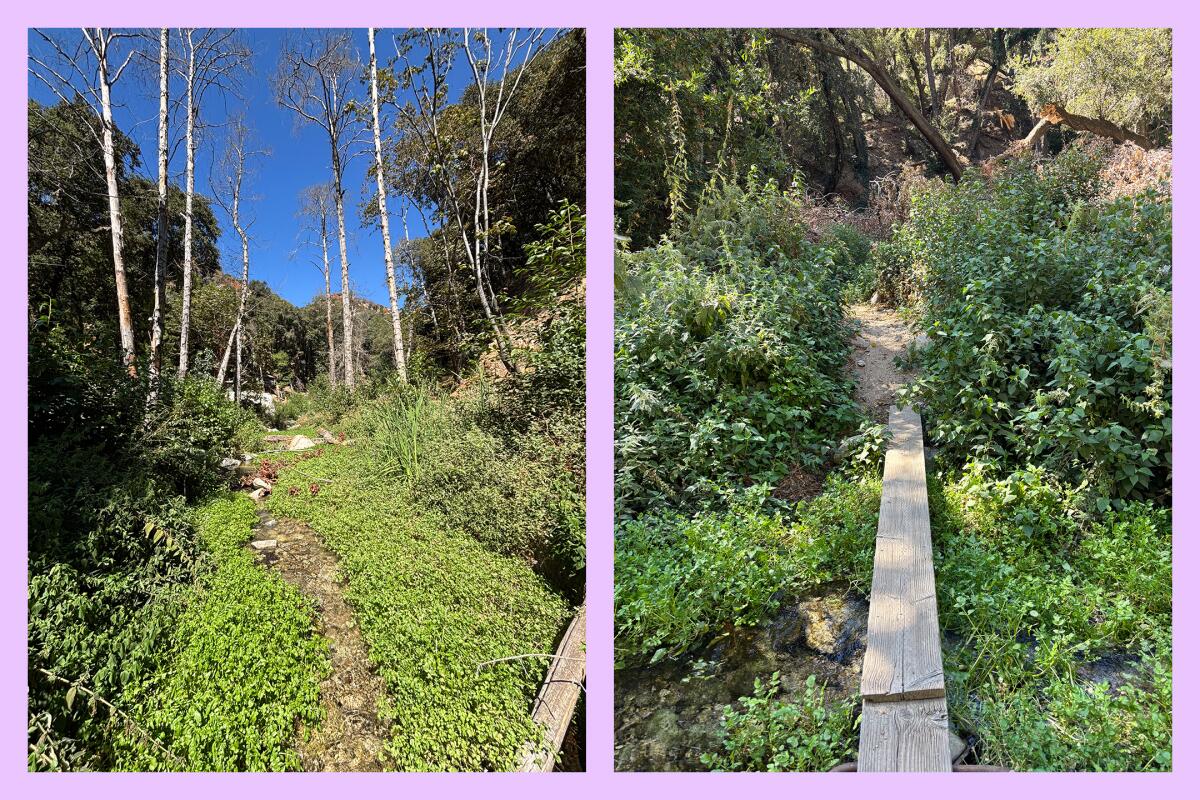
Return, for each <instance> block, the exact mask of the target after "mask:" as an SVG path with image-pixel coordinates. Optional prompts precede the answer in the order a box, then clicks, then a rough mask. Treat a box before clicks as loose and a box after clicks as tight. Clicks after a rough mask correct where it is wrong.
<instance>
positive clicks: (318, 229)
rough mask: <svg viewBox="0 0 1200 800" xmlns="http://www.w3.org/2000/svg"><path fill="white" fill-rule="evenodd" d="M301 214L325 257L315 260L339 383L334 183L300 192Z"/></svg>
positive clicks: (333, 377)
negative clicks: (332, 267)
mask: <svg viewBox="0 0 1200 800" xmlns="http://www.w3.org/2000/svg"><path fill="white" fill-rule="evenodd" d="M300 215H301V217H302V219H304V221H305V223H304V224H305V225H306V227H309V232H311V233H313V234H315V235H316V236H317V238H318V239H319V241H320V245H321V261H320V263H316V262H314V264H315V265H316V267H317V269H319V270H320V271H321V275H322V277H323V278H324V279H325V340H326V343H327V345H328V348H329V385H330V386H336V385H337V363H336V360H335V359H334V352H335V349H334V344H333V294H332V293H331V291H330V286H329V219H330V217H331V216H332V215H333V187H332V186H331V185H330V184H328V183H322V184H318V185H316V186H309V187H308V188H307V189H305V190H304V191H303V192H301V193H300Z"/></svg>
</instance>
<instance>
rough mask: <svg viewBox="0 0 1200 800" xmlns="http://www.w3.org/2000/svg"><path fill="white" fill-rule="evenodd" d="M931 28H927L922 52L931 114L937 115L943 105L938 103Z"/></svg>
mask: <svg viewBox="0 0 1200 800" xmlns="http://www.w3.org/2000/svg"><path fill="white" fill-rule="evenodd" d="M929 37H930V29H929V28H926V29H925V38H924V40H923V43H922V45H921V52H922V54H923V55H924V56H925V81H926V82H927V83H928V84H929V115H930V116H932V117H936V116H937V115H938V112H939V111H941V107H940V105H939V103H938V86H937V77H936V76H935V75H934V74H933V48H932V47H931V46H930V43H929Z"/></svg>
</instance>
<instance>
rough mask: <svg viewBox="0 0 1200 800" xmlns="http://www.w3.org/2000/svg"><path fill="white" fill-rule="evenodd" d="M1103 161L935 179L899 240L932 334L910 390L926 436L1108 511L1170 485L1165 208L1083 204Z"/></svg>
mask: <svg viewBox="0 0 1200 800" xmlns="http://www.w3.org/2000/svg"><path fill="white" fill-rule="evenodd" d="M1099 167H1100V157H1099V156H1098V154H1097V152H1096V151H1095V150H1089V149H1076V150H1072V151H1070V152H1068V153H1065V154H1063V155H1062V156H1060V157H1059V158H1058V159H1056V160H1055V161H1054V162H1052V163H1051V164H1049V165H1046V166H1044V167H1040V168H1039V167H1037V166H1035V165H1033V164H1030V163H1028V162H1020V163H1018V164H1014V165H1013V166H1012V167H1010V168H1008V169H1006V170H1004V171H1003V173H1001V174H998V175H996V176H993V178H991V179H990V180H984V179H982V178H980V177H975V178H969V179H968V180H966V181H964V182H963V183H961V184H959V185H958V186H955V187H950V186H948V185H940V186H935V187H934V188H931V189H930V191H928V192H926V193H923V194H920V195H918V196H917V197H916V198H914V201H913V209H912V215H911V217H910V219H909V221H908V222H907V223H906V224H905V225H904V227H903V228H902V229H901V230H900V232H899V234H898V236H897V239H898V241H899V242H901V243H902V246H903V247H904V248H905V249H906V250H907V256H908V258H909V259H910V260H909V262H908V263H909V264H910V265H911V268H913V269H916V268H918V267H919V269H920V275H921V277H920V280H921V286H922V297H923V300H924V306H923V308H924V311H923V319H922V323H923V326H924V327H925V328H927V329H928V330H929V332H930V334H931V336H932V338H933V346H932V347H930V348H928V350H926V351H925V352H924V353H923V354H922V356H921V358H920V365H921V369H922V372H923V376H922V378H921V380H920V381H919V382H918V384H917V387H916V390H915V393H914V399H916V400H918V401H920V402H923V403H925V404H927V410H928V413H927V416H928V417H929V418H930V420H931V421H932V423H933V425H932V426H931V427H932V430H931V434H932V438H933V440H934V441H935V442H936V443H938V444H939V445H942V446H943V447H945V448H946V449H947V450H948V451H950V452H952V453H954V454H955V455H956V456H958V457H959V458H966V457H975V458H982V459H987V460H991V461H995V462H996V463H998V464H1001V465H1004V466H1008V467H1019V466H1020V465H1022V464H1025V463H1029V462H1032V461H1034V460H1036V461H1037V462H1038V463H1040V464H1042V465H1044V466H1045V467H1046V468H1047V469H1049V470H1051V471H1052V472H1054V473H1055V474H1059V475H1062V476H1064V477H1066V478H1069V479H1070V480H1071V481H1072V482H1075V483H1080V482H1083V481H1086V482H1087V484H1088V485H1089V486H1090V487H1093V491H1094V493H1095V501H1094V502H1095V503H1096V504H1097V505H1098V508H1099V509H1100V510H1103V509H1104V508H1105V507H1107V505H1108V504H1109V503H1110V502H1111V501H1114V500H1115V501H1122V500H1125V499H1147V498H1153V497H1160V496H1161V495H1162V493H1163V491H1164V490H1165V487H1166V486H1167V483H1168V480H1169V475H1170V464H1171V461H1170V459H1171V455H1170V441H1171V416H1170V411H1171V384H1170V372H1171V363H1170V330H1169V322H1168V321H1169V311H1165V309H1169V307H1170V294H1169V292H1170V285H1171V270H1170V265H1171V235H1170V225H1171V215H1170V210H1171V206H1170V202H1169V201H1168V200H1165V199H1164V198H1163V197H1162V196H1161V195H1159V194H1157V193H1155V192H1153V191H1152V192H1149V193H1146V194H1143V195H1140V196H1138V197H1134V198H1127V199H1120V200H1115V201H1111V202H1099V203H1091V202H1090V201H1092V200H1093V199H1094V197H1095V194H1096V191H1097V188H1098V187H1097V174H1098V172H1099ZM1164 311H1165V320H1164V316H1163V314H1164ZM1164 322H1165V323H1166V324H1165V325H1164Z"/></svg>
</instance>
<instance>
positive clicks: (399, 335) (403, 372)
mask: <svg viewBox="0 0 1200 800" xmlns="http://www.w3.org/2000/svg"><path fill="white" fill-rule="evenodd" d="M367 41H368V42H369V44H370V48H371V131H372V133H373V134H374V138H375V190H376V195H375V197H376V201H377V203H378V206H379V226H380V228H381V229H382V231H383V261H384V267H385V269H386V270H387V285H388V301H389V304H390V308H391V314H392V351H393V355H394V356H395V359H396V372H397V374H399V376H400V382H401V383H408V367H407V361H406V360H405V358H404V332H403V329H402V328H401V327H400V305H399V302H398V300H397V297H396V265H395V262H394V261H393V260H392V234H391V231H390V230H389V227H388V211H387V189H386V187H385V186H384V175H383V142H382V141H381V138H380V135H379V71H378V69H376V65H375V29H374V28H367Z"/></svg>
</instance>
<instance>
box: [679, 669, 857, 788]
mask: <svg viewBox="0 0 1200 800" xmlns="http://www.w3.org/2000/svg"><path fill="white" fill-rule="evenodd" d="M779 688H780V686H779V673H778V672H776V673H775V674H773V675H772V676H771V679H770V681H768V682H767V683H765V684H764V683H763V682H762V680H761V679H759V678H755V679H754V694H753V695H751V696H750V697H742V698H739V700H738V703H739V704H740V706H741V708H740V709H738V708H734V707H733V706H725V713H724V716H723V717H722V719H721V747H722V750H723V752H721V753H705V754H704V755H702V756H700V760H701V762H702V763H703V764H704V765H705V766H706V767H708V768H710V769H712V770H714V771H720V772H733V771H739V772H828V771H829V770H831V769H833V768H834V767H836V766H837V765H838V764H841V763H844V762H846V761H851V760H853V758H854V753H855V752H856V751H857V750H858V748H857V746H856V745H857V743H858V731H857V728H858V724H857V723H858V709H857V704H856V703H855V702H853V701H851V700H843V701H838V702H827V701H826V699H825V687H823V686H821V687H818V686H817V676H816V675H809V676H808V680H807V682H806V683H805V686H804V696H803V697H802V698H800V702H798V703H788V702H784V701H782V700H779V699H778V698H777V696H776V695H778V694H779Z"/></svg>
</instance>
